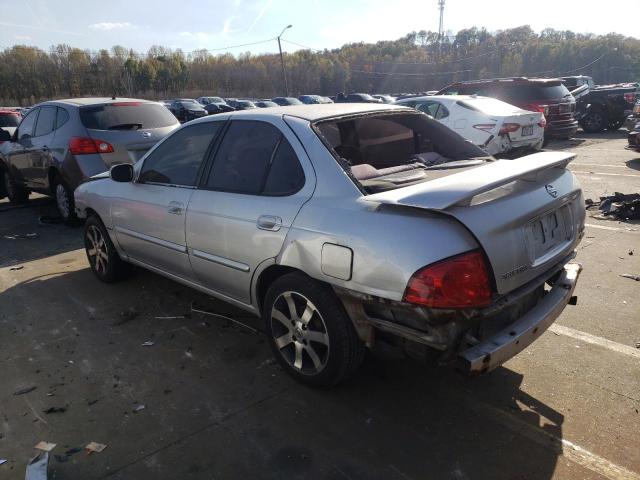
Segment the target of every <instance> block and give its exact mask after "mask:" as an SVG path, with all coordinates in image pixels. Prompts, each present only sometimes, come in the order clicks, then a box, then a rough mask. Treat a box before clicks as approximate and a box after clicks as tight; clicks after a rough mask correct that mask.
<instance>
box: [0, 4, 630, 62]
mask: <svg viewBox="0 0 640 480" xmlns="http://www.w3.org/2000/svg"><path fill="white" fill-rule="evenodd" d="M638 1H639V0H624V1H617V0H616V1H609V2H606V3H602V2H596V0H582V3H580V5H581V7H580V8H570V5H571V6H573V7H576V5H577V4H576V3H575V2H568V1H567V0H446V7H445V15H444V25H445V29H446V30H450V31H453V32H456V31H458V30H460V29H462V28H469V27H472V26H477V27H486V28H487V29H488V30H492V31H494V30H499V29H506V28H511V27H516V26H520V25H525V24H528V25H530V26H531V27H532V28H533V29H534V30H536V31H540V30H542V29H544V28H546V27H551V28H555V29H558V30H573V31H576V32H591V33H596V34H606V33H609V32H616V33H620V34H623V35H628V36H635V37H640V31H639V30H638V20H637V15H624V14H622V12H623V11H624V10H625V9H626V10H628V9H629V8H630V6H631V4H632V3H634V2H638ZM565 4H566V5H565ZM561 5H562V6H561ZM596 5H606V6H604V7H600V8H597V7H596ZM0 12H1V14H0V49H1V48H6V47H10V46H12V45H15V44H21V45H35V46H38V47H40V48H43V49H48V48H49V47H50V46H51V45H54V44H59V43H66V44H69V45H71V46H73V47H79V48H82V49H89V50H97V49H100V48H107V49H108V48H111V47H112V46H114V45H122V46H124V47H127V48H133V49H134V50H136V51H138V52H146V51H147V50H148V48H149V47H150V46H152V45H161V46H164V47H170V48H172V49H177V48H180V49H182V50H183V51H185V52H189V51H192V50H196V49H202V48H205V49H210V50H213V53H222V52H225V51H228V52H230V53H233V54H238V53H242V52H246V51H251V52H253V53H263V52H277V48H278V45H277V42H276V41H275V40H274V38H275V37H276V36H277V35H278V34H279V33H280V32H281V30H282V29H283V28H284V27H286V26H287V25H289V24H291V25H292V27H291V29H289V30H287V31H286V32H285V34H284V35H283V37H282V38H283V40H287V41H289V42H295V43H296V44H299V45H295V44H293V43H284V42H283V50H285V51H294V50H297V49H299V48H301V47H300V45H304V46H307V47H312V48H317V49H324V48H336V47H339V46H341V45H343V44H345V43H349V42H360V41H364V42H375V41H377V40H393V39H396V38H400V37H402V36H404V35H406V34H407V33H409V32H411V31H419V30H423V29H424V30H432V31H437V29H438V15H439V13H438V1H437V0H226V1H223V0H200V1H193V0H151V1H148V0H147V1H140V0H102V1H95V0H0ZM254 42H261V43H258V44H255V45H246V46H242V47H235V48H231V49H227V48H226V47H229V46H234V45H239V44H248V43H254ZM218 49H219V50H218Z"/></svg>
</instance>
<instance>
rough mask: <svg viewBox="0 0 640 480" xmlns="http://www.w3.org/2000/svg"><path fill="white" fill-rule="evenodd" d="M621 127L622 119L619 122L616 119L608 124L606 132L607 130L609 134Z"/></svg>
mask: <svg viewBox="0 0 640 480" xmlns="http://www.w3.org/2000/svg"><path fill="white" fill-rule="evenodd" d="M622 125H624V119H621V120H620V119H618V120H615V121H613V122H610V123H609V125H608V126H607V130H609V131H610V132H614V131H616V130H618V129H619V128H620V127H622Z"/></svg>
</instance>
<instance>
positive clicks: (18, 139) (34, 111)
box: [16, 107, 40, 143]
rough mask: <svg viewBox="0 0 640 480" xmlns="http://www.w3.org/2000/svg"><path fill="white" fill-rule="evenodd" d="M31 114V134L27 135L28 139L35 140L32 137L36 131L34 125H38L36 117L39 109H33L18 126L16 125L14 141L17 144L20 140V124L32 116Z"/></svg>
mask: <svg viewBox="0 0 640 480" xmlns="http://www.w3.org/2000/svg"><path fill="white" fill-rule="evenodd" d="M33 113H35V120H34V121H33V126H32V127H31V134H30V135H29V139H32V138H35V137H34V136H33V133H35V130H36V125H37V124H38V117H39V116H40V107H36V108H34V109H32V111H30V112H29V113H27V114H26V115H25V116H24V117H23V118H22V120H21V121H20V125H18V128H16V140H17V141H18V143H20V141H21V140H22V139H21V138H20V127H21V126H22V124H23V123H24V121H25V120H26V118H27V117H28V116H29V115H32V114H33Z"/></svg>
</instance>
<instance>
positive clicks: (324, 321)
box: [262, 273, 364, 387]
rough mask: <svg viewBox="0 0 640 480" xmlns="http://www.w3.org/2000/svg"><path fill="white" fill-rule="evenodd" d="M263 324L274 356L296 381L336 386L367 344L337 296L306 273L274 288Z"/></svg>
mask: <svg viewBox="0 0 640 480" xmlns="http://www.w3.org/2000/svg"><path fill="white" fill-rule="evenodd" d="M262 316H263V320H264V322H265V326H266V331H267V336H268V338H269V343H270V344H271V348H272V350H273V353H274V355H275V357H276V359H277V360H278V362H279V363H280V365H282V367H283V368H284V369H285V370H286V371H287V373H289V375H291V376H292V377H293V378H295V379H296V380H298V381H300V382H302V383H306V384H308V385H312V386H316V387H331V386H334V385H337V384H338V383H340V382H341V381H343V380H345V379H347V378H348V377H349V376H351V375H352V374H353V373H355V371H356V370H357V369H358V367H359V366H360V364H361V363H362V360H363V358H364V344H363V343H362V342H361V340H360V339H359V338H358V334H357V333H356V330H355V328H354V326H353V324H352V322H351V320H350V319H349V317H348V316H347V314H346V312H345V311H344V307H343V306H342V304H341V303H340V301H339V300H338V298H337V297H336V295H335V293H334V292H333V291H332V290H331V288H330V287H328V286H327V285H324V284H321V283H319V282H316V281H315V280H313V279H311V278H309V277H307V276H306V275H303V274H301V273H291V274H287V275H285V276H283V277H280V278H278V279H277V280H276V281H275V282H274V283H273V284H272V285H271V287H270V288H269V290H268V292H267V295H266V298H265V303H264V307H263V314H262Z"/></svg>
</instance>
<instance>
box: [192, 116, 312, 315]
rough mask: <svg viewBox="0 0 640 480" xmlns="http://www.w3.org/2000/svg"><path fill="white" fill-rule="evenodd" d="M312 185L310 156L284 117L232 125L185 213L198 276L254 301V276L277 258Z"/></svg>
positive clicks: (209, 285) (230, 293)
mask: <svg viewBox="0 0 640 480" xmlns="http://www.w3.org/2000/svg"><path fill="white" fill-rule="evenodd" d="M275 122H277V123H275ZM314 186H315V175H314V173H313V169H312V168H311V164H310V162H309V160H308V158H307V156H306V153H305V151H304V149H303V148H302V146H301V145H300V143H299V141H298V140H297V138H296V137H295V136H294V135H293V134H292V132H291V131H290V130H289V128H288V127H287V126H286V124H285V123H284V122H283V121H282V119H277V120H274V123H267V122H265V121H257V120H234V121H233V122H231V124H230V125H229V127H228V130H227V132H226V133H225V136H224V138H223V139H222V141H221V143H220V146H219V147H218V149H217V152H216V154H215V156H214V158H213V162H212V165H210V167H209V168H208V171H207V173H206V175H205V176H204V177H203V181H202V183H201V186H200V188H199V189H198V190H196V191H195V192H194V194H193V196H192V198H191V202H190V204H189V208H188V211H187V245H188V247H189V255H190V257H191V265H192V266H193V270H194V273H195V275H196V276H197V278H198V281H199V282H200V283H201V284H202V285H204V286H206V287H207V288H209V289H212V290H215V291H217V292H219V293H221V294H223V295H225V296H228V297H231V298H233V299H236V300H239V301H241V302H243V303H250V297H251V291H250V290H251V289H250V287H251V278H252V276H253V273H254V272H255V270H256V268H257V267H258V265H260V264H261V263H262V262H264V261H265V260H267V259H270V258H274V257H276V256H277V255H278V253H279V252H280V250H281V248H282V245H283V243H284V240H285V237H286V236H287V232H288V231H289V228H290V227H291V225H292V223H293V221H294V219H295V217H296V215H297V214H298V211H299V210H300V208H301V207H302V205H303V204H304V202H305V201H307V200H308V199H309V198H310V197H311V194H312V192H313V189H314Z"/></svg>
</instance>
